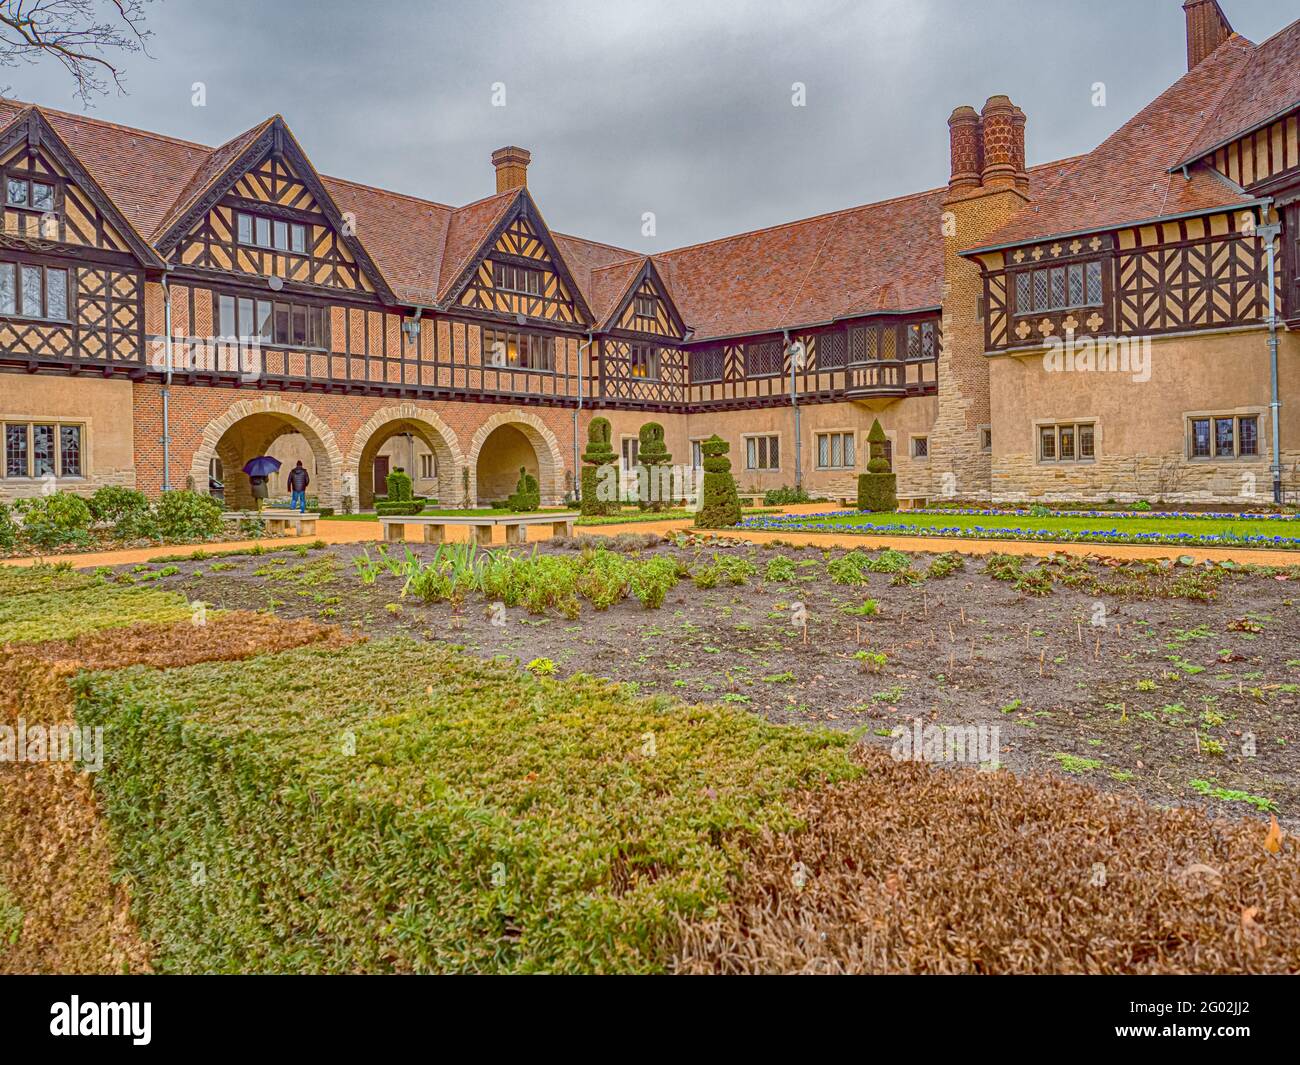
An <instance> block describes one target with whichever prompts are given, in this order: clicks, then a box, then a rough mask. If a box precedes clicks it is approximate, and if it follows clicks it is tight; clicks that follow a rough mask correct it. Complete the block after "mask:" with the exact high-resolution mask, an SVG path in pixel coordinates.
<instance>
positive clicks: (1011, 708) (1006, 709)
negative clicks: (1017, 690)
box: [998, 699, 1025, 714]
mask: <svg viewBox="0 0 1300 1065" xmlns="http://www.w3.org/2000/svg"><path fill="white" fill-rule="evenodd" d="M1024 705H1025V704H1024V703H1023V702H1022V701H1021V700H1020V699H1012V700H1011V702H1009V703H1007V704H1006V706H999V707H998V712H999V713H1003V714H1014V713H1016V711H1018V710H1019V709H1020V708H1021V707H1022V706H1024Z"/></svg>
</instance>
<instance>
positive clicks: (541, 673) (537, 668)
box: [524, 658, 556, 677]
mask: <svg viewBox="0 0 1300 1065" xmlns="http://www.w3.org/2000/svg"><path fill="white" fill-rule="evenodd" d="M524 668H525V669H526V670H528V672H529V673H531V674H532V675H533V676H534V677H553V676H555V670H556V667H555V663H554V662H553V661H552V660H551V659H549V658H534V659H533V660H532V661H531V662H529V663H528V665H526V666H524Z"/></svg>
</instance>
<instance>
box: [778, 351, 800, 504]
mask: <svg viewBox="0 0 1300 1065" xmlns="http://www.w3.org/2000/svg"><path fill="white" fill-rule="evenodd" d="M781 336H782V342H783V344H784V347H785V350H786V351H787V352H788V351H789V350H790V330H788V329H783V330H782V331H781ZM794 362H795V360H794V356H793V355H791V356H790V406H791V407H792V408H793V409H794V487H795V490H796V491H798V490H800V489H802V488H803V447H802V446H801V445H802V441H803V433H802V432H801V430H800V427H799V384H798V381H797V380H796V378H795V365H794Z"/></svg>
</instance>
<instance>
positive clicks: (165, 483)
mask: <svg viewBox="0 0 1300 1065" xmlns="http://www.w3.org/2000/svg"><path fill="white" fill-rule="evenodd" d="M162 290H163V323H164V328H165V329H166V330H167V336H166V337H165V338H164V340H163V350H164V351H165V352H166V355H165V363H164V366H163V387H162V449H163V474H162V490H163V491H164V492H170V491H171V490H172V434H171V385H172V365H173V364H172V290H171V286H170V285H168V284H167V271H166V270H164V271H163V275H162ZM198 487H199V486H198V485H195V486H194V488H195V490H196V491H197V490H198Z"/></svg>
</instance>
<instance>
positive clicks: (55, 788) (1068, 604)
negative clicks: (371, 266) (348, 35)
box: [0, 533, 1300, 972]
mask: <svg viewBox="0 0 1300 1065" xmlns="http://www.w3.org/2000/svg"><path fill="white" fill-rule="evenodd" d="M609 546H613V547H617V548H618V549H619V551H618V552H614V551H610V550H605V549H603V548H606V547H609ZM140 582H143V583H144V584H145V585H146V587H144V588H140V587H137V586H136V585H137V584H139V583H140ZM0 584H2V585H3V591H4V592H5V593H6V595H7V598H5V599H4V604H5V606H6V608H7V609H8V614H7V616H6V618H5V624H7V625H8V626H9V629H8V631H9V633H10V637H9V638H11V639H20V640H32V639H35V640H38V641H42V642H37V643H30V642H29V643H22V644H19V645H11V646H10V647H9V648H7V649H6V657H5V658H4V662H5V668H7V669H9V670H11V671H13V675H12V676H11V677H9V678H8V679H5V678H2V677H0V688H3V691H4V692H5V693H6V695H7V697H8V701H7V702H6V703H5V706H6V707H7V709H8V711H9V712H10V713H12V712H14V711H15V710H16V709H17V708H18V705H19V704H22V705H24V706H30V707H33V708H34V709H33V710H32V713H33V714H34V715H35V716H36V717H38V718H44V719H48V720H55V719H58V718H66V717H67V715H68V712H69V708H70V707H74V706H75V718H76V722H77V724H78V725H79V726H81V727H83V728H84V727H102V728H103V729H104V731H105V736H106V741H107V742H106V755H105V758H104V766H103V769H102V771H101V772H99V773H97V774H93V777H94V781H93V790H94V795H93V799H92V797H91V794H90V786H89V784H88V782H87V778H86V776H85V775H84V774H76V773H73V772H72V771H71V768H70V767H67V766H63V765H54V766H43V765H38V766H27V767H18V768H17V772H19V773H22V774H23V775H24V780H23V787H21V788H9V789H7V790H6V795H9V796H19V797H25V798H22V802H21V803H19V805H18V806H14V805H13V803H10V805H9V806H4V805H3V804H0V850H3V851H4V853H5V855H17V856H18V858H16V859H9V860H7V861H6V863H5V864H4V865H3V866H2V867H0V869H2V870H3V871H2V872H0V881H3V882H0V928H4V929H8V928H10V927H11V926H13V925H14V923H15V920H17V921H18V922H19V927H20V928H21V934H22V935H23V936H27V937H28V938H27V939H26V940H25V942H24V943H23V950H22V951H20V952H18V953H17V954H10V955H9V959H8V962H7V960H6V956H5V953H4V952H3V951H0V968H5V966H6V964H7V963H9V962H17V963H19V964H20V965H21V968H22V970H23V971H40V970H42V969H43V968H48V967H49V965H50V964H51V959H56V960H58V962H59V963H60V964H63V965H65V967H69V964H67V959H72V958H83V959H86V958H88V959H91V960H90V962H89V963H87V964H86V965H85V967H86V968H89V969H94V970H97V971H102V968H103V965H104V963H105V959H107V960H108V962H109V963H110V964H114V965H120V966H123V967H126V968H129V969H131V970H132V971H140V970H141V969H143V968H146V967H147V968H152V969H155V970H157V971H163V972H236V971H239V972H425V971H430V972H501V971H507V972H538V971H546V972H612V971H618V972H643V971H701V972H714V971H761V972H780V971H863V972H1025V971H1033V972H1109V971H1114V972H1178V971H1189V970H1190V971H1200V972H1242V971H1290V970H1293V969H1295V968H1296V966H1297V962H1298V960H1300V959H1297V956H1296V943H1297V928H1296V925H1295V921H1296V917H1295V915H1296V912H1297V907H1296V904H1295V903H1296V899H1297V898H1298V897H1300V848H1298V847H1297V844H1296V836H1295V825H1296V811H1297V809H1300V795H1298V794H1297V791H1296V786H1295V781H1296V779H1297V771H1298V769H1300V767H1298V766H1297V765H1296V759H1295V757H1294V755H1293V753H1292V752H1294V751H1295V745H1296V743H1297V742H1300V736H1297V728H1296V713H1297V710H1296V692H1297V685H1296V683H1295V680H1296V677H1297V674H1298V672H1300V659H1295V658H1288V657H1287V656H1288V655H1292V654H1295V651H1294V648H1295V647H1296V645H1297V643H1298V642H1300V641H1297V638H1296V637H1297V594H1298V593H1300V568H1291V569H1276V568H1275V569H1251V570H1245V569H1242V568H1239V567H1232V566H1223V565H1215V566H1205V565H1202V566H1191V565H1187V566H1184V565H1177V564H1173V563H1167V564H1166V563H1157V562H1152V563H1134V562H1120V561H1116V560H1105V559H1094V560H1087V559H1078V558H1066V557H1064V556H1056V557H1053V558H1051V559H1047V560H1043V561H1042V562H1035V561H1034V560H1026V559H1023V558H1020V557H1014V556H1005V555H995V556H990V557H988V558H981V559H963V558H962V557H961V556H957V555H952V554H949V555H939V556H912V555H904V554H901V553H899V552H893V551H884V552H879V553H864V552H843V551H831V552H823V551H819V550H812V549H803V550H800V549H796V548H792V547H790V546H788V545H783V546H769V547H764V548H759V547H756V546H755V545H748V544H743V543H738V542H736V541H730V540H726V541H717V542H703V543H702V542H700V541H699V540H697V539H696V538H694V537H688V536H680V537H677V538H675V539H674V540H672V541H669V542H665V541H664V540H663V539H662V538H659V537H655V536H651V535H644V534H631V533H628V534H624V535H622V536H620V537H617V538H614V539H612V540H605V539H602V538H598V537H589V536H581V537H576V538H573V539H561V540H559V541H552V542H549V543H548V544H546V545H545V546H540V547H539V548H538V549H536V550H533V551H528V552H522V551H510V550H507V549H504V548H500V549H493V550H491V551H483V550H481V549H478V548H476V547H474V546H473V545H469V544H465V545H460V544H454V545H442V546H441V547H438V548H436V549H435V548H433V547H431V546H426V545H421V546H419V547H414V548H403V549H402V550H401V552H400V554H399V553H397V552H396V551H391V552H390V551H389V550H388V549H387V548H385V547H384V546H383V545H375V544H371V545H367V546H366V547H365V548H362V549H354V548H345V549H341V548H332V549H326V550H317V551H312V550H308V549H306V548H305V547H304V548H302V549H293V550H289V551H283V552H262V553H258V554H248V555H228V556H225V557H221V558H213V557H205V558H198V559H185V560H182V561H168V562H166V563H163V564H160V565H155V566H143V567H121V568H119V569H117V570H115V571H99V572H97V573H95V574H84V573H74V572H72V571H71V570H68V569H65V568H59V567H50V566H47V567H40V568H37V569H33V570H29V571H25V572H22V573H9V574H5V575H4V576H3V577H2V578H0ZM403 591H405V592H406V594H405V595H403ZM92 595H97V596H98V597H99V600H100V601H101V604H102V605H101V606H100V607H99V608H97V609H96V611H95V613H94V615H93V617H92V619H91V623H89V624H88V625H86V626H84V628H85V631H84V633H83V634H82V635H79V636H76V637H73V638H70V639H64V640H61V641H51V640H49V638H48V637H49V635H50V627H51V625H54V626H59V625H73V624H76V619H77V618H78V617H79V616H80V615H81V614H86V613H87V612H89V611H90V610H91V609H92V607H91V604H90V601H89V600H88V598H87V597H88V596H92ZM200 601H203V602H205V603H207V604H209V606H205V607H204V608H203V611H204V613H203V614H202V615H201V616H200V617H199V618H198V619H197V620H200V621H202V622H203V623H204V625H205V626H206V630H207V631H206V632H205V633H204V635H203V636H202V638H195V637H194V636H193V635H192V634H193V633H194V632H195V630H194V628H193V624H194V621H195V620H196V618H195V617H193V616H191V617H190V618H189V619H188V620H185V621H181V622H171V621H167V620H163V617H164V616H165V615H166V612H167V611H169V610H173V609H177V608H178V607H179V606H180V605H182V604H184V605H185V606H186V607H187V608H189V609H190V610H193V609H194V606H193V604H195V603H196V602H200ZM239 607H251V608H256V609H259V610H261V611H264V612H263V613H259V614H253V615H250V614H247V613H239V612H237V610H236V609H235V608H239ZM114 614H116V615H117V617H118V618H119V621H118V625H119V626H121V625H126V626H127V627H125V628H122V627H117V628H114V627H111V623H110V622H108V621H106V619H107V618H109V617H110V616H112V615H114ZM273 614H278V615H280V617H275V616H273ZM322 620H323V621H334V622H340V623H342V625H343V629H342V632H334V633H333V634H332V635H330V634H328V630H323V629H322V628H320V627H319V625H318V624H317V622H318V621H322ZM131 621H135V622H137V624H134V625H131V624H128V622H131ZM1094 621H1100V622H1102V624H1099V625H1094V624H1093V622H1094ZM223 633H225V634H228V635H226V636H223V635H222V634H223ZM347 633H356V634H362V633H364V634H366V635H369V636H372V637H373V639H371V640H370V641H368V642H366V643H352V644H349V643H347V635H346V634H347ZM298 644H306V645H307V646H296V645H298ZM208 659H213V660H214V661H208ZM126 666H130V667H131V668H122V667H126ZM151 666H152V667H167V668H161V669H160V668H148V667H151ZM87 669H93V670H97V671H96V672H86V671H85V670H87ZM601 678H608V679H601ZM68 681H70V682H71V685H72V688H71V690H69V688H68V687H66V684H67V682H68ZM74 696H75V703H74V702H73V698H74ZM3 698H5V696H0V699H3ZM751 711H757V713H754V712H751ZM994 729H996V730H997V731H996V732H993V731H992V730H994ZM914 730H917V731H920V730H924V731H925V732H926V734H927V736H928V735H929V734H930V733H935V734H937V735H938V736H939V738H940V741H941V742H940V748H943V746H944V744H945V743H946V742H947V738H948V737H949V736H951V735H953V734H955V733H960V732H964V731H968V730H974V731H978V732H980V734H981V736H983V735H985V734H987V733H990V732H992V735H993V738H994V739H993V742H992V743H990V744H988V745H987V747H986V745H985V744H984V743H983V740H982V739H981V741H980V743H979V744H978V758H975V757H974V755H975V753H976V752H975V751H974V750H970V749H968V750H967V751H966V753H967V754H969V755H971V756H972V757H970V758H966V759H964V760H965V761H967V762H970V763H972V764H965V765H945V766H942V767H934V766H928V765H922V764H920V763H917V762H915V761H905V762H899V761H896V760H895V758H893V757H891V754H895V755H896V754H898V753H899V752H898V750H897V746H898V744H899V743H901V742H902V737H904V736H910V735H912V734H913V731H914ZM1248 739H1249V741H1250V747H1251V750H1252V751H1253V754H1248V753H1247V752H1246V750H1245V745H1246V741H1247V740H1248ZM859 741H861V742H859ZM927 743H928V739H927ZM975 761H978V762H979V763H980V764H979V765H976V764H973V763H974V762H975ZM995 764H997V765H1001V766H1002V767H1003V768H1004V770H1005V768H1010V769H1012V770H1014V771H1015V772H1014V774H1013V773H1009V772H1006V771H998V772H994V771H991V770H993V769H994V766H995ZM14 771H15V769H14V768H11V767H0V772H6V773H13V772H14ZM1143 797H1145V798H1146V799H1149V800H1153V802H1154V805H1152V804H1151V803H1148V802H1143V801H1141V800H1142V798H1143ZM14 801H15V802H16V801H17V800H14ZM24 803H25V805H23V804H24ZM1175 806H1182V807H1189V808H1190V809H1186V810H1176V809H1165V808H1163V807H1171V808H1172V807H1175ZM1197 807H1207V808H1209V810H1210V811H1211V812H1213V813H1214V814H1217V815H1222V819H1221V820H1217V821H1213V822H1211V821H1210V820H1209V819H1207V818H1205V816H1204V814H1203V812H1202V811H1201V810H1200V809H1197ZM37 809H41V810H48V811H55V812H56V815H52V816H50V817H48V818H47V820H48V825H49V827H48V831H46V830H45V829H42V831H44V832H45V835H43V836H40V837H39V839H38V837H37V836H33V835H31V834H27V835H26V836H25V835H24V832H23V830H22V825H23V823H24V821H23V819H24V818H26V817H31V816H33V813H32V811H35V810H37ZM15 810H16V811H17V814H15ZM24 810H25V811H26V813H24V812H23V811H24ZM918 826H919V827H918ZM33 841H36V843H39V846H36V844H35V843H33ZM67 841H73V842H74V843H75V845H72V846H65V845H64V844H65V843H66V842H67ZM77 841H80V842H77ZM29 844H31V845H30V846H29ZM33 847H34V848H35V849H33ZM24 848H25V849H24ZM38 853H39V854H41V855H45V856H46V857H47V860H46V861H45V862H40V861H37V860H36V857H35V856H36V855H37V854H38ZM15 870H18V871H19V872H15ZM6 876H7V877H9V878H10V879H9V880H8V881H5V877H6ZM60 885H62V887H60ZM78 900H80V901H78ZM127 903H129V910H128V909H124V906H125V905H126V904H127ZM15 914H17V915H18V916H17V918H15V916H14V915H15ZM935 928H942V929H943V930H944V932H943V934H942V935H936V934H935V932H934V929H935ZM29 929H31V930H32V931H34V932H39V933H40V934H41V937H43V938H31V937H30V934H29ZM114 929H116V930H117V931H111V930H114ZM110 932H111V934H110ZM46 941H49V942H50V945H48V946H45V945H43V944H45V942H46ZM71 967H75V966H71Z"/></svg>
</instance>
